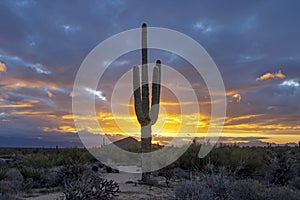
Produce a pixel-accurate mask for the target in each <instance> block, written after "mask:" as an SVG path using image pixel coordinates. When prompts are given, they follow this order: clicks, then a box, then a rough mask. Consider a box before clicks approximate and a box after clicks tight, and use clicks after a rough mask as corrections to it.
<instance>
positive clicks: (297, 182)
mask: <svg viewBox="0 0 300 200" xmlns="http://www.w3.org/2000/svg"><path fill="white" fill-rule="evenodd" d="M288 186H289V187H290V188H292V189H294V190H300V177H299V176H298V177H295V178H293V179H291V180H290V181H289V184H288Z"/></svg>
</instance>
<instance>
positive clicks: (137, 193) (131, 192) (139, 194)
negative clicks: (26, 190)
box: [24, 172, 174, 200]
mask: <svg viewBox="0 0 300 200" xmlns="http://www.w3.org/2000/svg"><path fill="white" fill-rule="evenodd" d="M104 177H106V178H107V179H108V180H114V181H116V182H117V183H119V186H120V190H121V192H120V193H119V196H117V197H116V199H117V200H123V199H132V200H135V199H144V200H146V199H147V200H148V199H153V200H156V199H157V200H159V199H174V192H173V189H172V188H166V187H161V188H158V187H154V186H152V187H151V186H147V185H140V184H136V183H137V182H138V180H140V178H141V174H128V173H123V172H120V173H116V174H104ZM160 181H163V178H162V179H161V180H160ZM33 196H34V197H28V198H25V199H26V200H55V199H60V198H61V197H63V193H62V192H57V191H56V192H55V191H54V192H51V193H48V194H42V193H39V192H36V193H35V194H34V195H33ZM25 199H24V200H25Z"/></svg>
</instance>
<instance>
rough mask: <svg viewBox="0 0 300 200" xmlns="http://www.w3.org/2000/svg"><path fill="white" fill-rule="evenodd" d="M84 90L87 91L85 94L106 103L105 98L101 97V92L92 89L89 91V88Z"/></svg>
mask: <svg viewBox="0 0 300 200" xmlns="http://www.w3.org/2000/svg"><path fill="white" fill-rule="evenodd" d="M85 90H86V91H87V92H89V93H90V94H93V95H95V96H96V97H98V98H99V99H101V100H102V101H106V97H105V96H103V94H102V91H100V90H99V91H97V90H92V89H90V88H85Z"/></svg>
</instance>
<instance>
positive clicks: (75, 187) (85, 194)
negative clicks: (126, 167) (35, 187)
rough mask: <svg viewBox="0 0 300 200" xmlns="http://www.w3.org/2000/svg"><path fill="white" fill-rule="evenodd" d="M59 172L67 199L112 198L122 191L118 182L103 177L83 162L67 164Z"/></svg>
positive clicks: (92, 199)
mask: <svg viewBox="0 0 300 200" xmlns="http://www.w3.org/2000/svg"><path fill="white" fill-rule="evenodd" d="M59 174H60V175H61V176H62V179H63V183H64V186H63V187H64V190H63V193H64V194H65V199H66V200H81V199H82V200H83V199H90V200H96V199H112V198H113V197H115V196H116V195H117V193H118V192H120V190H119V185H118V184H117V183H116V182H114V181H112V180H106V179H104V178H101V177H100V176H99V174H98V173H95V172H93V171H92V170H90V169H88V168H87V167H86V166H84V165H82V164H78V163H72V164H69V165H66V166H64V167H63V168H62V169H61V170H60V172H59Z"/></svg>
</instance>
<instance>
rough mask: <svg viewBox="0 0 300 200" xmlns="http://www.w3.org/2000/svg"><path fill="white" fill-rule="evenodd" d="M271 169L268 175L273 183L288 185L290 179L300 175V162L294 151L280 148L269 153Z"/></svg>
mask: <svg viewBox="0 0 300 200" xmlns="http://www.w3.org/2000/svg"><path fill="white" fill-rule="evenodd" d="M267 162H268V166H269V168H268V169H269V170H268V172H267V177H268V179H269V181H270V183H271V184H279V185H283V186H286V185H288V182H289V180H291V179H293V178H294V177H298V173H299V172H298V167H299V166H298V162H297V159H296V155H295V152H294V151H291V150H288V151H287V150H286V149H285V148H280V149H277V150H273V151H271V152H269V154H268V155H267Z"/></svg>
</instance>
